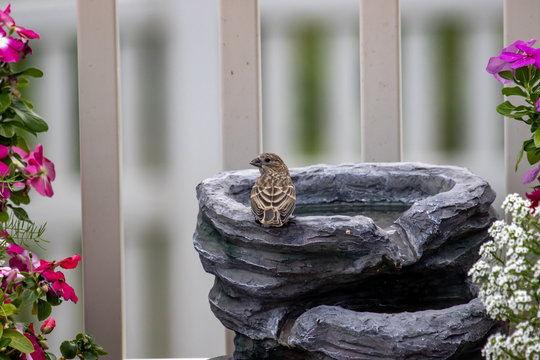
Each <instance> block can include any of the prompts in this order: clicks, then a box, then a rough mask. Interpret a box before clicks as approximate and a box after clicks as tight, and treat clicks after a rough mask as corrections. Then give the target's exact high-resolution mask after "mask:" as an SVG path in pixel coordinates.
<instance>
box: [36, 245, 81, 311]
mask: <svg viewBox="0 0 540 360" xmlns="http://www.w3.org/2000/svg"><path fill="white" fill-rule="evenodd" d="M80 260H81V257H80V256H79V255H74V256H72V257H70V258H65V259H64V260H61V261H58V262H54V261H53V262H49V261H45V260H41V262H40V265H39V267H38V268H36V270H35V271H36V272H39V273H41V276H43V278H44V279H45V280H47V281H48V282H50V283H51V286H52V288H53V289H54V291H56V293H58V294H60V295H61V296H62V297H63V298H64V300H71V301H73V302H74V303H77V301H78V300H79V298H78V297H77V295H76V294H75V290H73V288H72V287H71V286H69V285H68V283H66V278H65V276H64V273H63V272H61V271H54V269H55V267H57V266H61V267H63V268H64V269H74V268H75V267H76V266H77V264H78V263H79V261H80Z"/></svg>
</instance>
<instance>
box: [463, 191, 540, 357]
mask: <svg viewBox="0 0 540 360" xmlns="http://www.w3.org/2000/svg"><path fill="white" fill-rule="evenodd" d="M529 206H530V202H529V201H528V200H525V199H523V198H521V197H520V196H519V195H517V194H511V195H508V196H507V197H506V199H505V200H504V202H503V208H504V209H505V212H506V213H507V214H510V215H511V216H512V223H510V224H506V223H505V222H504V221H502V220H501V221H496V222H494V223H493V225H492V226H491V227H490V228H489V234H490V235H491V237H492V239H493V240H491V241H488V242H486V243H485V244H483V245H482V246H481V248H480V251H479V253H480V256H481V258H480V260H478V262H477V263H476V264H474V265H473V266H472V268H471V270H470V271H469V276H471V277H472V280H473V281H474V282H476V283H477V284H479V285H480V291H479V297H480V299H482V301H483V303H484V305H485V307H486V311H487V312H488V314H489V315H490V316H491V317H493V318H495V319H500V320H503V321H509V323H510V328H511V329H513V330H512V331H510V333H509V334H495V335H492V336H491V337H490V338H489V339H488V342H487V343H486V345H485V347H484V349H483V350H482V354H483V356H484V357H485V358H486V359H527V360H529V359H537V360H540V336H539V335H538V334H540V309H539V306H540V305H539V300H538V299H539V298H540V255H539V254H540V232H539V229H540V217H539V215H538V214H532V213H531V210H530V208H529Z"/></svg>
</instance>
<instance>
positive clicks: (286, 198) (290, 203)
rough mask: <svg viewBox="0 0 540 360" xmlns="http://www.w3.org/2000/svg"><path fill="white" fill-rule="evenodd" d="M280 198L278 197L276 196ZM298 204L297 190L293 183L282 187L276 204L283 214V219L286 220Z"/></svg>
mask: <svg viewBox="0 0 540 360" xmlns="http://www.w3.org/2000/svg"><path fill="white" fill-rule="evenodd" d="M276 198H278V197H276ZM295 204H296V190H295V188H294V185H293V184H290V185H287V186H283V187H280V192H279V201H276V202H275V206H276V208H277V209H278V211H279V214H280V215H281V219H282V220H284V221H285V220H286V219H287V218H288V217H289V216H290V215H291V214H292V212H293V210H294V206H295Z"/></svg>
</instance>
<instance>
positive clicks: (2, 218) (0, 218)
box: [0, 211, 9, 223]
mask: <svg viewBox="0 0 540 360" xmlns="http://www.w3.org/2000/svg"><path fill="white" fill-rule="evenodd" d="M8 221H9V214H8V212H7V211H2V212H0V222H3V223H5V222H8Z"/></svg>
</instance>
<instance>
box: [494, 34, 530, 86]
mask: <svg viewBox="0 0 540 360" xmlns="http://www.w3.org/2000/svg"><path fill="white" fill-rule="evenodd" d="M535 42H536V40H535V39H531V40H529V41H527V42H524V41H522V40H518V41H516V42H514V43H512V44H510V45H509V46H507V47H505V48H504V49H503V51H502V52H501V53H500V54H499V55H498V56H494V57H491V58H490V59H489V62H488V65H487V67H486V71H487V72H488V73H490V74H492V75H493V76H495V78H496V79H497V80H498V81H499V82H501V83H503V84H508V83H510V82H511V80H507V79H503V78H502V77H501V76H499V73H500V72H502V71H512V72H513V71H514V69H517V68H520V67H522V66H527V65H530V64H535V65H536V67H538V68H540V49H533V48H532V47H531V46H533V45H534V43H535Z"/></svg>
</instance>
